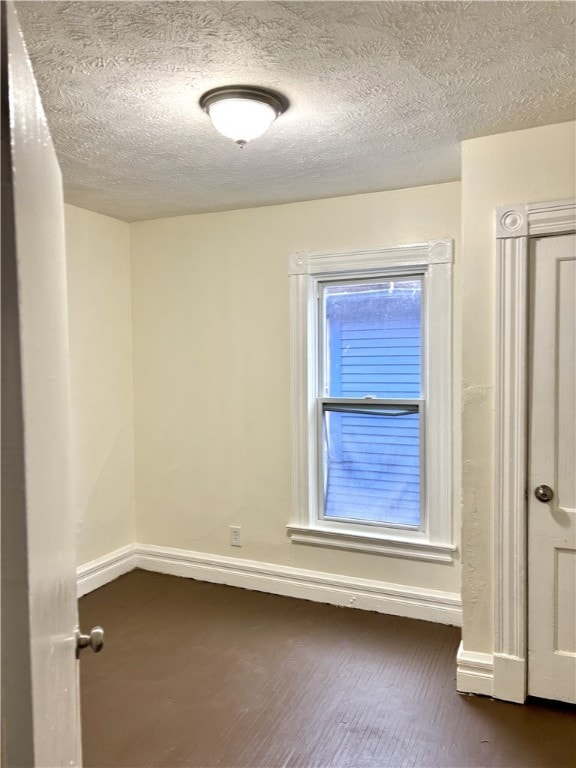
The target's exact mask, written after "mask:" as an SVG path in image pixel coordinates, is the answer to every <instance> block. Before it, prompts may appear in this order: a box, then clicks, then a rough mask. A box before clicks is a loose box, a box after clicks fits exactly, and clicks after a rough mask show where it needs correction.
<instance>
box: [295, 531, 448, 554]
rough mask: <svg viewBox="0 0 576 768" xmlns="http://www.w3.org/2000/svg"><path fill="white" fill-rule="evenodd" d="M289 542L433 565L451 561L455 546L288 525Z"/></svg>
mask: <svg viewBox="0 0 576 768" xmlns="http://www.w3.org/2000/svg"><path fill="white" fill-rule="evenodd" d="M287 528H288V532H289V534H290V539H291V540H292V541H293V542H294V543H296V544H314V545H316V546H319V547H330V548H333V549H345V550H348V551H350V552H367V553H372V554H376V555H389V556H391V557H402V558H407V559H409V560H427V561H429V562H434V563H452V562H454V553H455V552H456V549H457V547H456V546H455V545H454V544H432V543H430V542H428V541H417V540H414V539H412V540H409V541H402V540H400V539H397V538H396V539H386V538H385V537H383V536H370V535H369V534H359V533H354V532H346V531H330V530H327V529H325V528H311V527H309V526H303V527H300V526H298V525H288V526H287Z"/></svg>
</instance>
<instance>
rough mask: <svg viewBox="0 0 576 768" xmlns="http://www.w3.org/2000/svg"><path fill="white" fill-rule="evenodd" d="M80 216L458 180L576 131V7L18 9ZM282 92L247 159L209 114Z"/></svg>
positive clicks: (176, 211)
mask: <svg viewBox="0 0 576 768" xmlns="http://www.w3.org/2000/svg"><path fill="white" fill-rule="evenodd" d="M17 7H18V12H19V16H20V20H21V25H22V28H23V32H24V37H25V39H26V42H27V45H28V49H29V52H30V57H31V59H32V63H33V66H34V69H35V72H36V77H37V80H38V83H39V87H40V92H41V94H42V98H43V101H44V106H45V110H46V113H47V117H48V122H49V124H50V127H51V130H52V135H53V139H54V143H55V146H56V151H57V153H58V156H59V159H60V164H61V167H62V172H63V176H64V181H65V196H66V200H67V201H68V202H70V203H73V204H76V205H79V206H81V207H84V208H88V209H91V210H94V211H99V212H101V213H105V214H109V215H112V216H116V217H118V218H123V219H126V220H128V221H133V220H138V219H146V218H156V217H161V216H175V215H180V214H185V213H196V212H204V211H215V210H226V209H231V208H243V207H250V206H257V205H269V204H274V203H282V202H290V201H295V200H309V199H314V198H321V197H332V196H338V195H348V194H355V193H359V192H370V191H376V190H383V189H394V188H399V187H409V186H416V185H422V184H431V183H436V182H443V181H450V180H454V179H457V178H459V176H460V144H459V143H460V141H461V140H462V139H467V138H471V137H474V136H482V135H486V134H491V133H498V132H502V131H510V130H516V129H521V128H528V127H532V126H536V125H544V124H547V123H554V122H561V121H564V120H570V119H574V115H575V107H574V92H575V87H574V86H575V82H574V80H575V76H574V69H575V56H574V50H575V32H576V27H575V24H574V20H575V15H576V6H575V5H574V4H573V3H563V2H559V3H552V2H529V3H526V2H497V3H492V2H472V3H461V2H442V3H436V2H359V1H356V2H88V1H83V2H63V1H61V2H51V1H50V0H44V1H43V2H18V3H17ZM232 84H244V85H250V84H255V85H262V86H268V87H271V88H273V89H276V90H278V91H281V92H282V93H283V94H285V96H286V97H287V98H288V99H289V101H290V108H289V109H288V111H287V112H286V113H285V114H284V115H283V116H282V117H281V118H280V119H278V121H277V122H275V123H274V124H273V125H272V127H271V129H270V130H269V131H268V133H267V134H265V135H264V136H263V137H261V138H260V139H257V140H255V141H254V142H253V143H251V144H249V145H248V146H247V147H245V148H244V149H239V148H238V147H237V146H236V145H235V144H233V142H231V141H230V140H228V139H224V138H223V137H221V136H220V135H219V134H217V133H216V132H215V131H214V129H213V128H212V126H211V124H210V121H209V120H208V118H207V116H206V115H205V114H204V112H203V111H202V110H201V109H200V107H199V106H198V99H199V98H200V96H201V94H202V93H204V92H205V91H207V90H208V89H210V88H214V87H216V86H221V85H232Z"/></svg>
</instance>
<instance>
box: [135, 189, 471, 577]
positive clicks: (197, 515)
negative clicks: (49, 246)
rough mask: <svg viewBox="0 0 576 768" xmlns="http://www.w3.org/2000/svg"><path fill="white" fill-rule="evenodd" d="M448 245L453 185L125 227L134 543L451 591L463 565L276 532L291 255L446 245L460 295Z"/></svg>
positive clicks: (455, 200)
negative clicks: (232, 536)
mask: <svg viewBox="0 0 576 768" xmlns="http://www.w3.org/2000/svg"><path fill="white" fill-rule="evenodd" d="M459 233H460V184H459V183H452V184H443V185H438V186H430V187H422V188H419V189H408V190H400V191H393V192H382V193H377V194H370V195H359V196H354V197H343V198H337V199H331V200H322V201H314V202H305V203H298V204H292V205H283V206H273V207H267V208H260V209H247V210H240V211H231V212H225V213H214V214H204V215H195V216H183V217H178V218H172V219H160V220H156V221H147V222H140V223H135V224H132V225H131V253H132V296H133V324H134V384H135V444H136V487H137V510H138V517H137V535H138V539H139V540H140V541H141V542H143V543H152V544H158V545H164V546H170V547H178V548H182V549H189V550H195V551H200V552H208V553H215V554H221V555H228V556H236V557H244V558H248V559H252V560H257V561H263V562H271V563H278V564H289V565H294V566H298V567H303V568H311V569H317V570H321V571H328V572H332V573H340V574H347V575H350V576H357V577H364V578H372V579H381V580H383V581H389V582H395V583H398V584H407V585H417V586H422V587H430V588H435V589H442V590H448V591H454V592H458V591H459V589H460V573H459V567H458V564H456V565H455V566H451V565H446V564H436V563H434V564H431V563H419V562H415V561H412V560H403V559H399V558H391V557H382V556H377V555H365V554H359V553H350V552H342V551H334V550H327V549H322V548H318V547H309V546H302V545H295V544H291V543H290V541H289V539H288V538H287V535H286V527H285V526H286V524H287V522H288V520H289V517H290V503H291V501H290V494H291V486H290V483H291V480H290V477H291V475H290V473H291V466H290V356H289V306H288V256H289V254H290V253H291V252H293V251H298V250H309V251H315V250H330V249H335V250H347V249H350V250H352V249H358V248H370V247H378V246H390V245H397V244H406V243H413V242H418V241H422V240H426V239H429V238H440V237H453V238H455V240H456V241H457V248H456V262H457V283H458V282H459V280H460V276H459V273H458V261H459V259H460V251H459V247H458V240H459ZM457 294H458V290H457ZM459 312H460V310H459V300H458V295H457V296H456V316H457V321H456V327H457V328H459V326H460V320H459V317H460V315H459ZM456 336H457V338H456V356H455V357H456V359H455V371H456V382H455V385H456V386H455V389H456V391H457V392H459V391H460V388H461V387H460V379H459V376H460V370H461V361H460V356H459V355H460V343H459V333H457V334H456ZM457 402H459V400H458V399H457ZM457 408H458V411H457V414H456V415H458V412H459V406H458V405H457ZM455 422H456V435H455V442H456V446H455V448H456V456H457V457H458V456H459V445H460V442H459V430H458V426H459V424H458V418H456V420H455ZM460 474H461V472H460V464H459V462H458V460H457V465H456V470H455V475H456V477H457V478H458V477H459V476H460ZM457 486H458V483H457ZM455 496H456V499H458V500H459V498H460V489H459V487H456V489H455ZM457 512H458V510H457V509H456V513H457ZM230 525H241V526H242V536H243V547H242V548H241V549H238V548H231V547H230V546H229V540H228V539H229V526H230ZM459 527H460V524H459V518H458V516H456V521H455V530H456V537H457V538H458V534H459Z"/></svg>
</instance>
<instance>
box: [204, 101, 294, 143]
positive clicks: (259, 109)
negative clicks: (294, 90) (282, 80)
mask: <svg viewBox="0 0 576 768" xmlns="http://www.w3.org/2000/svg"><path fill="white" fill-rule="evenodd" d="M200 106H201V107H202V109H203V110H204V111H205V112H206V113H207V114H208V115H209V117H210V119H211V120H212V124H213V125H214V128H216V130H217V131H219V132H220V133H221V134H222V135H223V136H226V137H227V138H229V139H232V140H233V141H235V142H236V144H238V146H240V147H243V146H244V145H245V144H247V143H248V142H249V141H252V139H256V138H257V137H258V136H262V134H263V133H265V132H266V131H267V130H268V128H269V127H270V126H271V125H272V123H273V122H274V120H276V118H277V117H279V116H280V115H281V114H282V113H283V112H285V111H286V109H287V108H288V102H287V101H286V99H285V98H284V97H283V96H281V95H280V94H279V93H274V92H273V91H268V90H266V89H264V88H253V87H251V86H250V87H249V86H229V87H224V88H214V89H213V90H211V91H208V92H207V93H205V94H204V95H203V96H202V98H201V99H200Z"/></svg>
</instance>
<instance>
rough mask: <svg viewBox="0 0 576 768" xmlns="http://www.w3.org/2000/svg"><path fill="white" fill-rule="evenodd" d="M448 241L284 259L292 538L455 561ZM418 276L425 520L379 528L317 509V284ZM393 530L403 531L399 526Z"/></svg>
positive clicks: (450, 249) (450, 258) (450, 244)
mask: <svg viewBox="0 0 576 768" xmlns="http://www.w3.org/2000/svg"><path fill="white" fill-rule="evenodd" d="M453 259H454V242H453V240H452V239H450V238H444V239H440V240H429V241H427V242H424V243H417V244H415V245H404V246H397V247H393V248H378V249H374V250H362V251H348V252H340V253H334V252H329V253H326V252H322V253H301V252H300V253H295V254H292V255H291V256H290V260H289V275H290V314H291V358H292V359H291V363H292V417H293V419H292V423H293V439H292V469H293V472H292V496H293V504H292V516H291V520H290V523H289V524H288V526H287V527H288V532H289V535H290V538H291V540H292V542H293V543H297V544H311V545H316V546H323V547H335V548H338V549H346V550H352V551H361V552H373V553H378V554H382V555H393V556H396V557H405V558H410V559H416V560H431V561H437V562H452V561H453V559H454V552H455V550H456V547H455V546H454V544H453V543H452V341H451V340H452V263H453ZM415 273H417V274H422V279H423V281H424V284H425V296H426V301H425V303H424V306H423V321H422V326H423V334H424V336H425V347H426V349H427V355H426V360H425V361H424V365H425V371H423V387H424V388H425V389H424V392H423V395H424V400H425V403H426V405H425V408H426V429H425V431H424V435H423V438H424V446H425V447H424V450H425V455H426V480H425V488H424V489H423V491H424V497H425V505H426V509H425V511H424V519H425V520H426V526H427V530H425V531H424V530H419V531H416V530H406V529H392V528H391V527H388V528H386V529H385V530H384V529H380V530H379V531H378V532H374V531H370V530H367V528H369V526H366V525H363V524H360V525H356V526H355V525H354V524H352V523H337V522H336V521H330V522H326V521H325V520H324V521H320V520H319V518H318V515H317V503H318V495H317V483H318V469H319V467H318V456H319V453H318V440H317V427H316V424H317V418H318V416H317V403H318V376H319V370H320V364H319V354H320V339H319V323H320V320H319V312H318V302H317V295H318V286H319V283H323V282H329V281H330V280H337V279H363V278H375V277H376V278H379V277H382V278H386V277H388V278H390V276H391V275H392V274H393V275H395V276H396V275H398V276H401V275H402V276H403V275H404V274H415ZM395 531H399V532H398V533H396V532H395Z"/></svg>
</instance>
